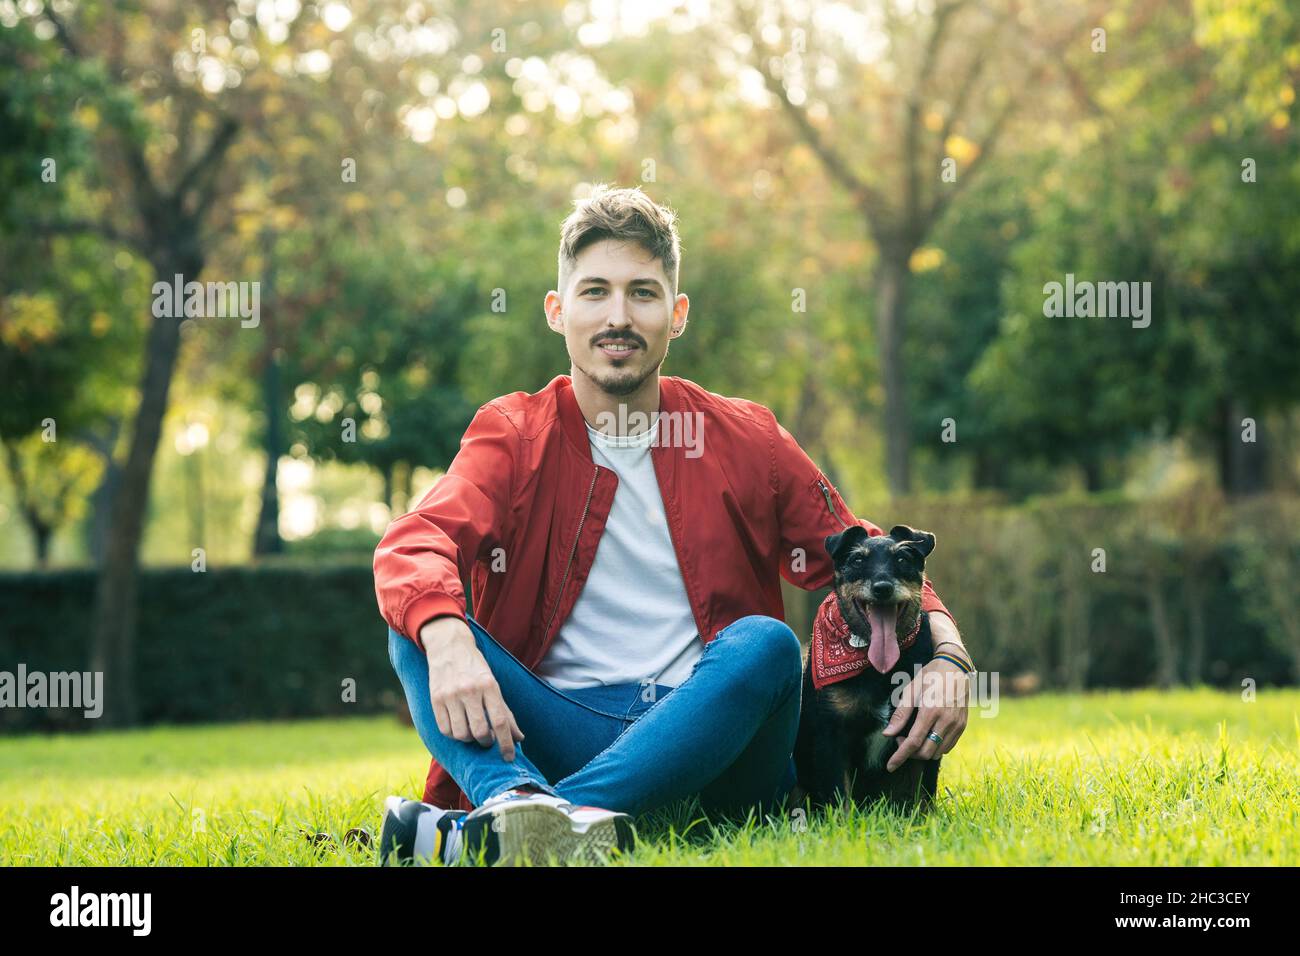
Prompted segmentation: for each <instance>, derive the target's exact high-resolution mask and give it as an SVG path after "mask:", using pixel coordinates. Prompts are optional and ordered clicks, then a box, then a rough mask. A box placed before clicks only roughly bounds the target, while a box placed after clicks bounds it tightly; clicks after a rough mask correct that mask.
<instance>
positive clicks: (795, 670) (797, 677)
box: [715, 614, 803, 687]
mask: <svg viewBox="0 0 1300 956" xmlns="http://www.w3.org/2000/svg"><path fill="white" fill-rule="evenodd" d="M718 635H719V636H718V638H715V640H718V639H722V638H723V637H736V638H738V640H737V641H736V642H735V644H736V650H738V651H741V652H743V656H744V658H745V659H746V660H748V661H750V662H752V664H753V666H754V667H755V668H757V669H759V670H761V671H762V672H763V673H764V674H765V675H768V677H769V679H771V680H773V681H776V682H779V683H781V684H782V685H783V686H795V687H797V686H798V685H799V682H800V681H801V680H802V678H803V648H802V647H801V645H800V644H799V637H798V635H796V634H795V632H794V631H793V630H792V629H791V628H790V625H789V624H786V623H785V621H782V620H780V619H779V618H775V617H770V616H769V615H766V614H750V615H747V616H746V617H742V618H739V619H738V620H736V621H735V622H734V623H732V624H730V625H728V626H727V627H725V628H723V630H722V631H719V632H718Z"/></svg>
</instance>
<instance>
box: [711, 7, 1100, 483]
mask: <svg viewBox="0 0 1300 956" xmlns="http://www.w3.org/2000/svg"><path fill="white" fill-rule="evenodd" d="M734 9H735V22H736V25H737V28H738V30H739V32H740V33H741V35H742V36H743V37H744V38H745V42H746V43H747V45H748V46H749V47H750V48H751V50H752V60H753V63H754V64H755V68H756V69H757V70H758V71H759V73H760V74H761V76H762V80H763V82H764V84H765V85H766V87H767V89H768V90H769V91H770V93H771V95H772V96H773V97H774V98H775V100H776V101H777V103H778V104H779V105H780V108H781V109H782V111H783V112H784V113H785V115H786V117H787V118H788V119H789V120H790V122H791V123H792V124H793V125H794V127H795V128H796V129H797V130H798V131H799V133H800V135H801V136H802V138H803V140H804V142H805V143H806V144H807V145H808V147H809V148H810V149H812V150H813V152H814V153H815V154H816V155H817V157H818V158H819V159H820V160H821V163H822V165H823V167H824V168H825V170H826V171H827V173H828V174H829V175H830V176H831V177H832V178H833V179H834V180H835V181H836V182H837V183H839V184H840V186H841V187H842V188H843V189H844V190H845V191H846V192H847V193H848V195H849V201H850V202H851V203H852V204H853V206H854V208H855V209H856V210H857V211H858V213H859V214H860V216H861V217H862V221H863V223H864V225H865V227H866V230H867V232H868V233H869V234H870V236H871V237H872V239H873V240H874V242H875V245H876V256H877V257H876V264H875V267H874V272H873V284H874V310H875V320H876V324H875V328H876V338H877V348H878V350H879V357H880V360H879V366H880V375H881V377H882V380H883V382H884V390H885V438H886V441H885V444H886V468H887V471H888V476H889V486H890V490H891V491H892V492H893V493H894V494H905V493H907V492H908V491H909V490H910V486H911V471H910V456H911V434H910V425H909V410H908V399H907V387H906V386H907V374H906V369H905V367H904V362H903V340H904V337H905V333H906V328H905V317H906V311H907V301H908V292H909V286H910V281H911V260H912V255H913V253H915V252H916V251H917V249H918V248H920V246H921V245H922V243H923V242H924V241H925V239H926V237H927V236H928V235H929V234H930V233H931V231H932V230H933V229H934V227H935V225H936V224H937V223H938V222H939V221H940V220H941V219H942V217H943V216H944V214H945V212H946V211H947V210H948V208H949V207H950V206H951V205H952V203H953V202H954V201H955V199H956V198H957V197H958V196H959V195H960V194H961V193H962V192H963V191H964V190H965V189H966V188H967V187H968V184H969V183H970V182H972V181H973V180H974V179H975V178H976V176H977V174H978V173H979V171H980V168H981V166H983V165H984V164H985V163H986V162H987V161H988V158H989V157H990V156H991V155H992V154H993V153H994V151H995V150H996V149H997V147H998V144H999V141H1000V140H1001V138H1002V136H1003V134H1004V132H1005V130H1006V129H1007V127H1008V124H1009V123H1010V122H1011V120H1012V119H1013V117H1015V116H1016V114H1017V112H1018V111H1019V110H1021V109H1022V108H1023V107H1024V106H1025V104H1026V101H1027V100H1028V99H1029V97H1030V96H1033V95H1037V94H1039V93H1040V91H1041V90H1042V88H1043V85H1044V83H1045V80H1046V78H1047V77H1048V76H1049V75H1050V74H1051V73H1052V72H1053V71H1055V72H1057V73H1060V72H1062V70H1063V69H1064V67H1063V64H1064V63H1065V53H1066V50H1067V48H1068V47H1069V46H1070V44H1071V43H1074V44H1076V45H1077V46H1081V45H1082V44H1084V43H1086V40H1087V36H1088V34H1087V32H1086V31H1085V30H1084V29H1083V28H1082V26H1083V24H1085V23H1087V22H1088V21H1087V16H1088V11H1087V10H1085V11H1084V13H1083V15H1082V16H1080V15H1078V14H1075V15H1072V16H1069V17H1065V16H1062V15H1060V14H1059V13H1058V14H1056V15H1055V16H1053V15H1052V14H1050V13H1044V14H1041V15H1042V16H1043V17H1044V18H1045V19H1044V20H1043V21H1040V22H1032V21H1031V20H1030V17H1031V14H1030V13H1029V12H1028V11H1027V10H1026V9H1024V8H1023V7H1021V6H1020V5H1019V4H1015V3H1005V4H1001V5H996V6H992V5H984V4H975V3H969V2H966V0H947V2H944V0H937V2H936V3H935V5H934V12H933V15H931V16H927V15H925V14H923V13H921V12H920V9H921V8H920V7H919V6H918V7H910V8H909V9H910V11H911V12H904V11H903V10H902V9H900V8H897V7H895V5H894V4H892V3H889V2H882V3H878V4H873V5H872V6H871V7H870V8H869V10H868V11H867V12H866V13H865V14H863V15H862V16H860V17H857V16H855V17H854V18H853V19H852V21H851V22H849V21H846V20H844V19H841V20H839V21H838V22H834V23H828V22H820V21H818V19H817V18H816V17H815V16H814V17H813V19H812V21H811V22H808V23H796V22H795V21H793V20H792V18H791V17H790V15H789V13H788V12H787V10H786V9H785V8H784V7H780V8H778V9H777V10H776V12H775V14H774V15H773V16H772V17H760V16H758V15H756V14H755V12H754V11H753V9H752V8H750V7H749V6H748V5H747V4H744V3H738V4H737V5H736V7H735V8H734ZM864 35H865V36H866V37H867V38H868V42H870V43H871V44H872V46H873V49H871V50H870V51H868V52H867V53H865V54H864V52H863V43H864V40H863V36H864ZM855 44H856V46H855ZM864 61H866V63H865V66H864ZM823 71H824V72H825V73H826V74H827V75H829V76H832V77H835V83H834V89H835V90H838V91H840V93H839V99H838V100H836V99H835V95H834V94H832V93H831V92H830V88H829V86H828V84H827V83H825V82H823V81H822V79H821V75H822V73H823ZM832 129H833V130H835V131H836V133H837V134H838V135H832V132H831V131H832ZM850 143H851V144H852V146H851V147H850V145H849V144H850ZM945 170H950V171H952V172H954V173H955V178H953V177H946V176H945Z"/></svg>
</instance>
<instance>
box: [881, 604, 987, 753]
mask: <svg viewBox="0 0 1300 956" xmlns="http://www.w3.org/2000/svg"><path fill="white" fill-rule="evenodd" d="M930 630H931V633H932V635H933V637H934V643H935V645H936V646H938V644H939V643H940V642H941V641H955V642H956V643H957V644H959V645H960V644H961V637H960V636H959V635H958V633H957V626H956V625H955V624H953V623H952V619H951V618H949V617H948V616H947V615H946V614H932V615H931V616H930ZM943 650H947V651H953V652H955V653H960V654H961V655H962V656H963V657H966V659H967V660H969V659H970V658H969V655H967V654H965V653H964V650H965V648H964V647H963V648H961V650H960V651H959V650H957V648H954V647H952V645H948V646H946V647H945V648H943ZM969 697H970V675H969V674H967V673H966V672H965V671H963V670H962V669H961V668H960V667H958V666H957V665H956V664H954V663H952V662H951V661H943V660H938V661H930V662H929V663H928V664H925V665H924V666H922V667H921V669H920V670H919V671H918V672H917V675H916V676H915V677H914V678H913V679H912V680H911V681H909V682H908V683H907V684H906V685H904V687H903V690H902V702H901V703H900V704H899V706H898V709H897V710H895V711H894V716H893V717H892V718H890V721H889V723H888V724H887V725H886V726H885V729H884V730H883V731H881V733H883V734H884V735H885V736H887V737H888V736H893V735H894V734H896V733H898V731H899V730H901V729H902V728H903V726H904V725H905V724H906V723H907V719H908V718H909V717H910V716H911V714H912V711H913V710H914V709H916V711H917V714H916V720H915V722H913V724H912V731H911V733H909V734H908V735H907V737H906V738H904V739H903V740H901V741H899V744H898V752H897V753H895V754H894V755H893V756H892V757H890V758H889V763H888V764H886V765H885V769H887V770H889V771H890V772H891V773H892V772H893V771H894V770H897V769H898V768H899V767H901V766H902V765H903V763H904V761H906V760H908V759H909V758H911V757H915V758H916V759H918V760H934V759H935V758H936V757H942V756H943V755H944V754H946V753H947V752H948V751H950V750H952V748H953V747H954V746H955V745H956V743H957V741H958V740H959V739H960V738H961V735H962V733H963V732H964V731H965V730H966V719H967V716H968V715H967V701H968V700H969ZM932 730H933V731H934V732H935V733H937V734H938V735H939V736H940V737H942V738H943V743H942V744H937V743H935V742H934V741H933V740H930V739H928V738H927V737H926V735H927V734H929V733H930V731H932Z"/></svg>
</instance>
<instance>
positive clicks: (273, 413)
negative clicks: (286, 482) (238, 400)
mask: <svg viewBox="0 0 1300 956" xmlns="http://www.w3.org/2000/svg"><path fill="white" fill-rule="evenodd" d="M279 355H280V353H279V350H278V349H274V348H273V349H271V350H270V352H269V354H268V355H267V358H266V368H265V369H263V371H262V406H263V407H264V408H265V409H266V434H265V435H264V436H263V447H264V450H265V452H266V470H265V471H264V472H263V473H262V510H261V512H260V513H259V514H258V517H257V530H256V532H255V534H254V536H253V555H254V557H256V556H258V555H263V554H281V553H283V551H284V541H283V539H281V537H280V494H279V489H278V487H277V485H276V476H277V473H278V472H279V468H280V456H281V455H282V454H283V453H284V448H283V445H284V425H283V418H284V401H283V396H282V395H281V394H280V358H279Z"/></svg>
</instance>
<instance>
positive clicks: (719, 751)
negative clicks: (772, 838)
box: [388, 614, 802, 815]
mask: <svg viewBox="0 0 1300 956" xmlns="http://www.w3.org/2000/svg"><path fill="white" fill-rule="evenodd" d="M468 620H469V625H470V630H471V632H472V633H473V634H474V639H475V642H476V643H477V645H478V649H479V651H480V652H481V653H482V654H483V657H484V659H485V660H486V661H487V665H488V668H489V669H490V670H491V671H492V676H493V677H494V678H495V679H496V681H497V684H498V685H499V686H500V688H501V696H502V697H503V698H504V699H505V702H506V706H507V707H509V708H510V711H511V713H513V714H514V717H515V721H516V722H517V723H518V724H519V729H520V730H522V731H523V733H524V735H525V738H526V739H525V740H523V741H522V742H520V741H516V742H515V759H514V760H513V761H507V760H506V759H505V758H504V757H502V756H501V750H500V748H499V747H498V746H497V743H496V740H495V739H494V740H493V741H492V742H491V745H490V746H487V747H484V746H483V745H481V744H479V743H478V742H477V741H476V740H470V741H461V740H457V739H456V738H454V737H450V736H447V735H444V734H443V733H442V732H441V731H440V730H439V729H438V723H437V721H436V720H435V719H434V716H433V709H432V706H431V705H430V702H429V665H428V661H427V660H426V658H425V656H424V653H423V652H422V651H421V650H420V649H419V648H418V647H416V646H415V643H414V642H412V641H410V640H408V639H407V638H405V637H402V636H401V635H400V634H398V633H397V632H396V631H394V630H392V629H391V628H390V629H389V631H388V658H389V660H390V661H391V662H392V665H393V669H394V670H395V671H396V672H397V676H398V679H399V680H400V681H401V682H402V688H403V689H404V690H405V691H406V700H407V703H408V704H409V705H410V708H411V717H412V719H413V720H414V723H415V729H416V732H417V733H418V734H419V735H420V739H421V740H422V741H423V742H424V745H425V746H426V747H427V748H428V749H429V753H431V754H432V755H433V756H434V758H435V759H437V761H438V763H440V764H441V765H442V766H443V767H444V768H446V770H447V772H448V773H449V774H451V776H452V779H454V780H455V781H456V783H457V784H458V785H459V786H460V788H461V790H463V791H464V793H465V795H466V797H468V799H469V801H470V802H471V803H472V804H474V805H475V806H480V805H481V804H482V803H483V802H484V801H486V800H487V799H489V798H490V797H493V796H496V795H497V794H499V793H501V792H503V791H505V790H508V789H510V788H511V787H516V786H519V785H521V784H524V783H531V784H533V785H535V786H537V787H538V788H540V789H542V790H545V791H546V792H548V793H551V794H554V795H556V796H559V797H562V798H563V799H565V800H568V801H570V802H571V803H573V804H575V805H577V806H593V807H603V808H605V809H609V810H620V811H622V812H624V813H629V814H633V815H636V814H639V813H643V812H645V811H648V810H652V809H654V808H656V807H660V806H663V805H665V804H668V803H670V802H672V801H675V800H678V799H681V798H685V797H690V796H695V795H698V796H699V797H700V803H701V806H702V807H703V808H704V809H705V810H706V812H708V811H719V812H723V813H740V814H742V815H743V813H744V811H745V810H746V808H748V807H754V806H757V807H758V809H759V812H760V813H765V812H767V810H768V809H770V808H771V807H773V806H774V805H775V804H776V803H778V802H779V801H781V800H783V799H784V798H785V796H786V795H787V794H788V793H789V791H790V788H791V787H792V786H794V782H795V767H794V758H793V756H792V753H793V750H794V742H795V735H796V733H797V732H798V729H799V702H800V701H799V698H800V686H801V683H802V670H801V663H800V648H799V639H798V638H797V637H796V636H795V634H794V631H792V630H791V629H790V628H789V626H788V625H786V623H785V622H784V621H780V620H777V619H776V618H773V617H767V616H764V615H759V614H753V615H750V616H748V617H743V618H741V619H739V620H737V621H735V622H734V623H732V624H730V625H728V626H727V627H724V628H723V629H722V630H721V631H719V632H718V634H717V636H716V637H715V638H714V639H713V640H712V641H710V642H709V643H708V644H706V645H705V646H704V651H703V653H702V656H701V657H700V659H699V660H698V661H696V664H695V668H694V670H692V671H691V674H690V676H689V677H688V678H687V679H686V680H685V681H683V682H682V683H681V684H679V685H678V686H677V687H668V686H665V685H662V684H654V685H651V684H644V685H643V684H606V685H601V686H597V687H588V688H581V689H575V690H560V689H559V688H557V687H554V686H552V685H551V684H549V683H548V682H547V681H545V680H543V679H542V678H541V677H538V676H537V675H536V674H534V673H532V672H531V671H530V670H528V668H526V667H525V666H524V665H523V664H522V663H521V662H520V661H519V660H518V659H517V658H516V657H515V656H514V655H513V654H511V653H510V652H509V651H507V650H506V649H505V648H504V647H502V646H501V645H500V644H498V643H497V642H496V640H495V639H494V638H493V637H492V636H491V635H490V634H488V632H487V631H486V630H485V629H484V628H483V626H482V625H480V624H479V623H478V622H477V621H476V620H474V618H473V617H470V618H469V619H468Z"/></svg>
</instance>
